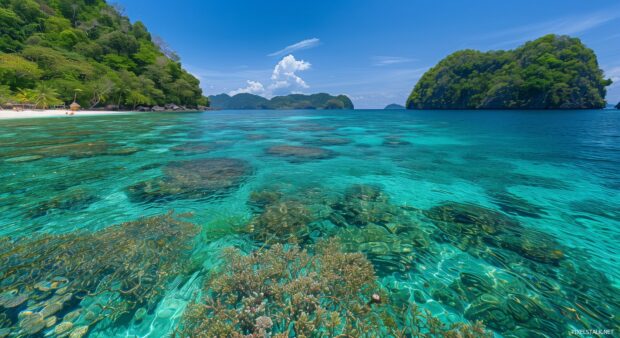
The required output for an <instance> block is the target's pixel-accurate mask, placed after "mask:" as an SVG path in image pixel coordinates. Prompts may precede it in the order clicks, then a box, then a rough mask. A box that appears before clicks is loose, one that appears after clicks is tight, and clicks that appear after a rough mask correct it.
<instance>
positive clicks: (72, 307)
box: [0, 214, 198, 337]
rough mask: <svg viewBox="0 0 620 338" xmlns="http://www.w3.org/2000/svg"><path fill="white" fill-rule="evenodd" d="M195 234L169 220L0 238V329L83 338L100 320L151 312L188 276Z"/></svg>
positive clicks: (191, 228)
mask: <svg viewBox="0 0 620 338" xmlns="http://www.w3.org/2000/svg"><path fill="white" fill-rule="evenodd" d="M197 233H198V228H197V227H196V226H195V225H193V224H191V223H188V222H185V221H181V220H179V219H177V218H175V217H174V216H173V215H172V214H167V215H162V216H154V217H150V218H144V219H140V220H137V221H133V222H127V223H123V224H120V225H113V226H110V227H107V228H104V229H102V230H100V231H97V232H94V233H70V234H65V235H41V236H39V237H35V238H32V239H29V238H23V239H18V240H10V239H6V238H5V239H2V241H0V242H4V243H3V245H0V309H1V310H2V311H1V312H0V330H5V331H8V332H10V335H16V336H22V335H35V334H40V333H42V332H43V331H46V332H48V333H49V334H55V335H58V336H62V335H69V336H70V337H81V336H83V335H85V334H86V333H87V332H88V330H89V328H91V327H93V325H95V324H97V323H98V322H100V321H102V320H108V321H116V320H119V319H120V318H122V317H123V316H125V315H131V314H133V312H134V311H135V310H136V309H138V308H140V307H146V308H153V307H154V306H155V305H156V304H157V302H158V301H159V299H160V298H161V296H162V292H163V291H164V289H165V287H166V285H167V283H169V282H170V281H171V280H172V279H174V278H175V277H177V276H178V275H181V274H184V273H186V272H188V271H187V270H188V268H189V265H188V262H189V259H188V258H189V254H190V250H189V249H190V248H191V244H192V239H193V238H194V237H195V235H196V234H197ZM5 244H7V245H5ZM3 317H4V319H2V318H3Z"/></svg>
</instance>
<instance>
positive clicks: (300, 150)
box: [267, 145, 335, 162]
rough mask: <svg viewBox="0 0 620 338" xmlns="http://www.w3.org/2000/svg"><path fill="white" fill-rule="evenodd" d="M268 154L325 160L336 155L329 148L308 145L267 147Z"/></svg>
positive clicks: (293, 158)
mask: <svg viewBox="0 0 620 338" xmlns="http://www.w3.org/2000/svg"><path fill="white" fill-rule="evenodd" d="M267 154H269V155H275V156H280V157H285V158H288V159H289V160H291V161H293V162H295V161H310V160H324V159H329V158H333V157H335V153H334V152H333V151H331V150H328V149H323V148H319V147H308V146H291V145H281V146H273V147H270V148H268V149H267Z"/></svg>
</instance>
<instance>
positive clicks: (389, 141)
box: [383, 135, 411, 148]
mask: <svg viewBox="0 0 620 338" xmlns="http://www.w3.org/2000/svg"><path fill="white" fill-rule="evenodd" d="M383 145H384V146H386V147H393V148H397V147H402V146H408V145H411V142H409V141H405V140H403V139H402V138H400V136H395V135H392V136H387V137H386V138H385V139H384V140H383Z"/></svg>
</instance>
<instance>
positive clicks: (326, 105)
mask: <svg viewBox="0 0 620 338" xmlns="http://www.w3.org/2000/svg"><path fill="white" fill-rule="evenodd" d="M209 101H210V102H211V107H213V108H216V109H353V102H351V99H349V98H348V97H347V96H345V95H338V96H332V95H329V94H325V93H320V94H312V95H303V94H291V95H286V96H276V97H274V98H272V99H271V100H268V99H266V98H264V97H262V96H258V95H253V94H247V93H243V94H237V95H235V96H232V97H231V96H229V95H227V94H220V95H215V96H209Z"/></svg>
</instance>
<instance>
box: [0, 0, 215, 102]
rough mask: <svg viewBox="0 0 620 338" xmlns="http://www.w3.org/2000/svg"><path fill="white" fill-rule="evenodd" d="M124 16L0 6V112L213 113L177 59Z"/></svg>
mask: <svg viewBox="0 0 620 338" xmlns="http://www.w3.org/2000/svg"><path fill="white" fill-rule="evenodd" d="M122 12H123V10H122V8H120V7H117V6H110V5H108V4H107V3H106V1H104V0H89V1H56V0H37V1H33V0H20V1H0V28H1V29H2V35H1V36H0V52H1V53H0V106H3V107H7V106H12V105H21V106H29V107H32V108H43V109H45V108H48V107H53V106H66V105H68V104H71V103H72V102H73V101H74V100H75V101H77V103H79V104H80V105H81V106H82V107H83V108H90V109H96V108H106V109H121V108H122V109H136V108H137V107H139V106H148V109H150V107H152V106H159V107H156V109H160V110H169V109H172V110H183V109H191V108H202V107H206V106H208V99H207V98H206V97H204V96H203V95H202V90H201V89H200V86H199V81H198V79H196V78H195V77H194V76H192V75H190V74H189V73H188V72H187V71H185V70H184V69H183V68H182V67H181V63H180V62H179V57H178V56H177V55H176V53H175V52H174V51H172V50H171V49H170V48H169V47H168V46H167V45H166V43H165V42H163V41H162V40H161V39H158V38H153V37H152V36H151V34H150V33H149V32H148V30H147V28H146V27H145V25H144V24H143V23H141V22H140V21H137V22H136V23H134V24H132V23H131V22H130V21H129V19H128V18H127V17H126V16H124V15H123V14H122ZM142 109H147V108H146V107H142Z"/></svg>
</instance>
